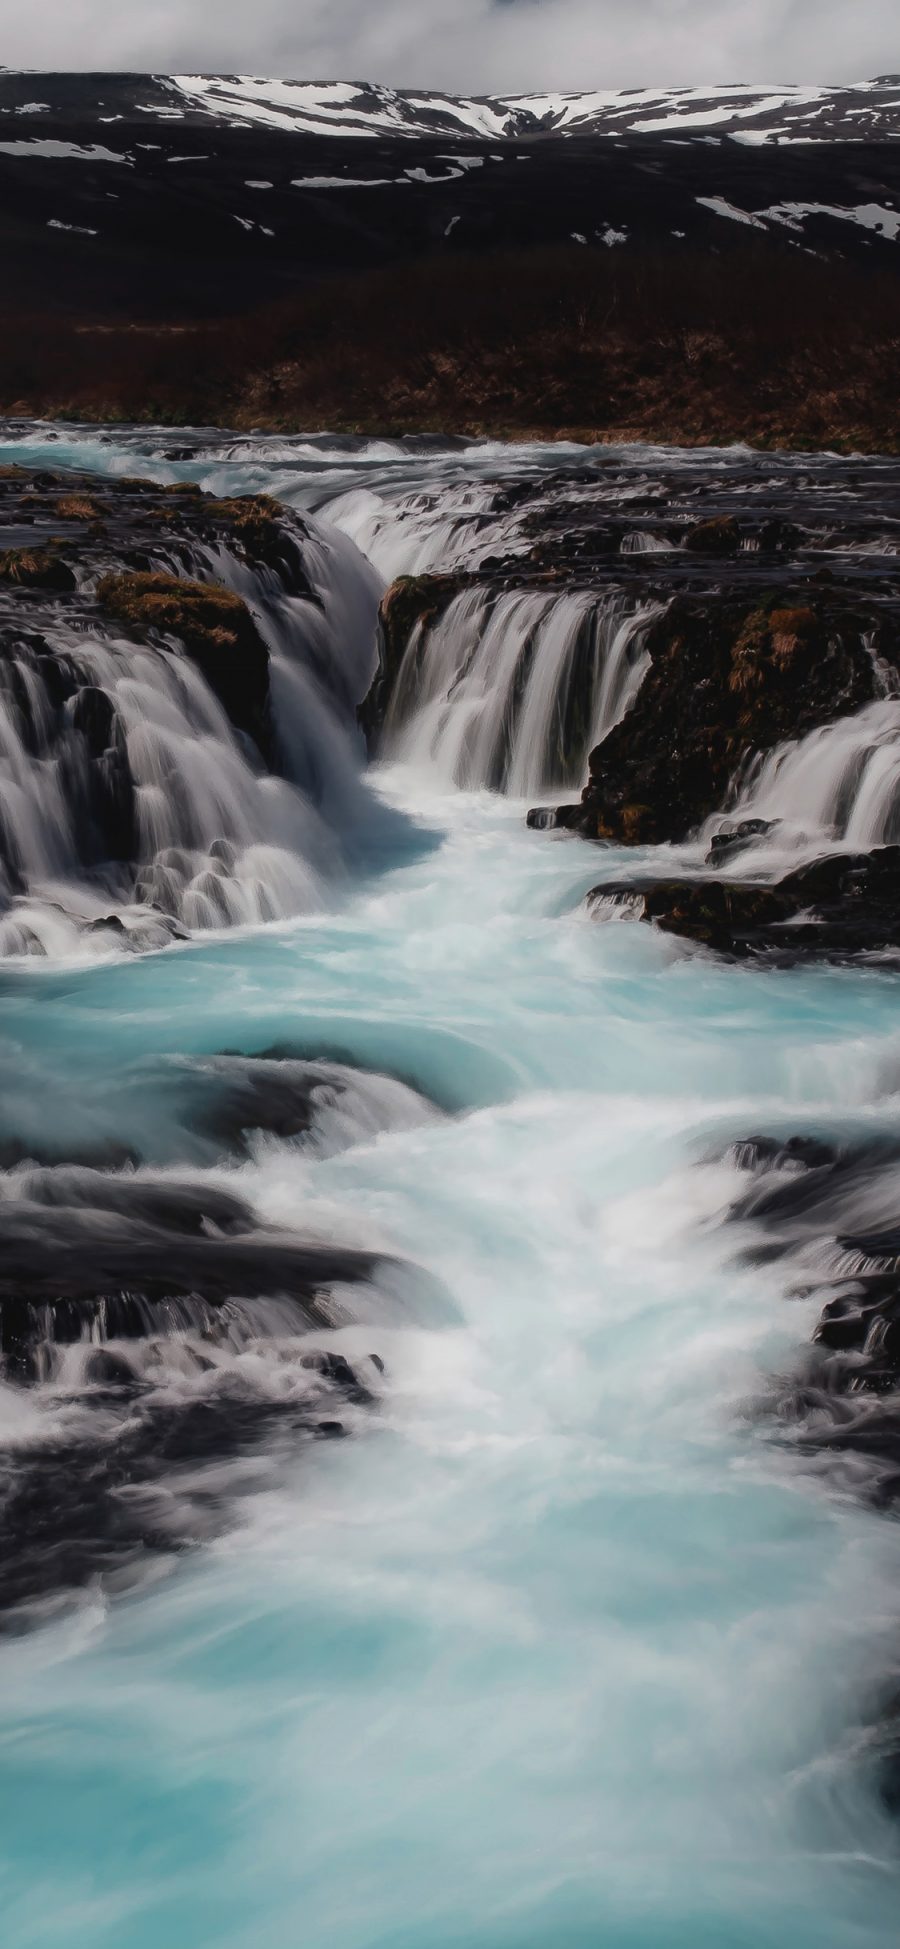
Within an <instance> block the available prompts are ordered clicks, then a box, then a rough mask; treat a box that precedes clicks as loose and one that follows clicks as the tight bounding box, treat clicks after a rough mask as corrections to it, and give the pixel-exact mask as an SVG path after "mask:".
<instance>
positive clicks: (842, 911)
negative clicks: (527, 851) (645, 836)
mask: <svg viewBox="0 0 900 1949" xmlns="http://www.w3.org/2000/svg"><path fill="white" fill-rule="evenodd" d="M587 898H588V904H589V906H592V907H593V908H594V909H595V910H598V911H600V912H602V910H603V905H604V904H605V903H608V902H609V901H618V902H620V903H622V904H627V903H632V902H635V903H639V904H640V918H641V919H643V920H648V921H653V922H654V923H655V924H656V926H657V927H660V928H661V929H662V930H663V932H664V933H667V934H675V935H678V936H680V937H681V938H683V939H685V940H691V941H697V942H699V943H701V944H702V945H703V946H704V947H709V948H712V949H714V950H715V952H716V953H718V954H725V955H729V956H732V957H734V958H736V959H744V958H746V957H747V956H750V955H767V956H770V957H772V956H774V957H776V958H778V959H780V960H788V961H791V960H797V959H802V958H805V957H807V956H817V957H820V958H821V957H825V958H828V959H843V958H844V957H846V956H848V955H853V954H860V953H877V952H879V951H883V950H885V949H888V948H895V947H900V846H881V847H877V848H876V849H875V851H874V852H872V853H858V854H856V853H834V854H831V855H830V856H829V857H827V858H825V859H819V860H814V861H813V862H812V864H811V865H807V866H801V867H797V868H796V869H795V870H794V871H793V872H792V873H787V874H785V876H784V878H783V879H781V880H779V881H778V882H777V883H776V884H775V885H773V886H760V885H757V884H753V883H750V882H748V881H742V880H709V879H701V878H697V879H693V880H655V881H654V880H650V879H647V880H641V879H635V880H633V881H617V882H614V883H610V884H607V885H601V886H598V887H595V888H594V889H593V890H592V892H591V893H589V894H588V896H587Z"/></svg>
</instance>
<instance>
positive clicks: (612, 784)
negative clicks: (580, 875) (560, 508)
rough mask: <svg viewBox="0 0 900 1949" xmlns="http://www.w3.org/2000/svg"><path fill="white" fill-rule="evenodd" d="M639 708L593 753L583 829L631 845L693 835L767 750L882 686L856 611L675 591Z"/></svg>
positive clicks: (579, 823) (655, 637)
mask: <svg viewBox="0 0 900 1949" xmlns="http://www.w3.org/2000/svg"><path fill="white" fill-rule="evenodd" d="M647 648H648V650H649V652H650V656H651V667H650V669H649V670H648V672H647V675H646V677H645V678H644V681H643V684H642V686H641V689H640V691H639V693H638V696H637V698H636V700H635V703H634V705H633V706H632V709H631V710H630V711H629V712H628V715H627V716H626V717H624V718H623V719H622V721H621V723H620V724H617V725H616V726H615V727H614V729H613V730H612V731H610V733H609V736H608V737H607V738H605V739H604V742H603V743H602V744H601V745H599V746H598V747H597V749H596V750H595V751H593V752H592V753H591V757H590V777H589V781H588V784H587V785H586V787H585V790H584V792H583V794H582V802H581V810H580V813H579V815H578V818H577V820H576V821H575V822H574V823H575V829H576V830H578V831H579V832H582V833H584V834H585V835H586V836H587V837H588V838H594V839H598V838H599V839H614V840H617V841H619V842H624V843H625V844H626V845H644V844H649V845H655V844H658V843H659V842H660V841H663V840H679V839H683V838H685V837H686V836H687V834H688V833H690V832H691V831H692V830H693V829H695V828H696V827H697V826H698V825H699V824H700V823H701V822H702V821H703V820H704V819H706V818H708V817H709V816H710V815H711V814H712V813H714V812H715V811H716V810H717V808H718V807H719V806H720V805H721V804H722V802H723V800H724V798H725V795H726V792H727V790H728V786H729V784H730V782H731V780H732V779H733V778H734V776H735V774H736V773H738V772H739V770H740V768H741V767H742V766H743V765H744V764H746V762H747V761H748V760H749V759H750V758H751V757H752V756H753V755H755V754H756V753H759V752H765V751H770V750H771V749H772V748H773V746H774V745H776V744H779V743H781V742H783V741H784V740H785V739H788V738H796V737H800V736H802V735H803V734H804V733H805V732H807V731H810V730H813V729H814V728H815V727H816V726H818V725H820V724H826V723H829V722H830V721H831V720H832V719H834V718H835V717H839V716H843V715H845V714H846V713H848V712H851V711H855V710H858V709H859V708H860V706H861V705H863V704H866V703H869V702H870V701H871V700H872V699H873V698H874V697H875V695H876V676H875V671H874V668H873V663H872V658H871V657H870V655H869V654H868V653H867V651H866V649H865V646H864V644H863V642H862V628H861V623H860V619H859V618H858V617H856V616H854V615H853V614H852V613H851V612H849V611H847V610H845V609H834V608H831V607H823V606H821V605H820V606H817V607H816V608H812V607H809V606H806V605H804V606H799V605H798V606H796V607H792V608H787V607H784V606H782V605H781V600H780V599H779V600H777V601H776V600H772V601H769V602H766V603H760V602H756V603H755V604H754V606H753V607H752V608H748V607H747V605H746V604H741V603H735V602H734V600H733V599H732V600H728V599H720V600H716V601H710V600H707V599H705V598H704V599H693V598H691V597H688V596H679V597H676V599H675V601H674V602H673V603H672V604H671V606H670V608H669V609H668V610H667V611H666V613H665V615H663V616H661V617H660V618H659V619H658V620H657V621H656V622H655V623H654V624H653V625H652V627H651V629H650V631H649V634H648V637H647Z"/></svg>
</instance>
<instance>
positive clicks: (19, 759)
mask: <svg viewBox="0 0 900 1949" xmlns="http://www.w3.org/2000/svg"><path fill="white" fill-rule="evenodd" d="M291 519H292V518H291V517H290V516H286V524H289V523H290V522H291ZM285 548H286V558H287V560H286V568H285V573H284V575H282V574H280V573H279V572H278V570H277V569H275V568H269V567H266V566H263V565H259V564H258V565H255V566H254V567H252V568H251V567H250V566H248V564H247V563H246V562H245V561H243V560H241V559H240V558H239V556H238V555H237V554H232V553H231V552H230V550H229V549H228V548H226V547H224V546H222V545H219V546H211V545H206V544H201V543H200V542H187V543H185V545H184V546H183V547H178V548H177V549H175V550H173V549H171V548H170V549H169V550H168V551H166V549H164V548H162V547H160V548H154V549H153V550H152V551H150V553H149V558H148V562H147V565H148V567H149V568H151V569H152V570H153V571H157V572H158V571H162V572H165V573H169V574H174V575H176V576H181V577H185V576H187V577H190V578H191V579H193V580H204V581H208V582H210V583H218V584H222V583H224V584H225V585H226V586H228V587H230V588H232V589H234V590H235V591H236V592H237V593H239V594H240V595H241V596H242V597H243V599H244V601H245V603H246V605H247V607H248V609H249V610H250V611H251V613H252V615H253V617H254V619H255V621H256V624H257V629H258V631H259V634H260V636H261V638H262V640H263V642H264V643H265V645H266V648H267V650H268V698H269V704H268V706H267V709H269V710H270V712H271V736H270V742H271V745H272V750H271V751H269V753H268V757H267V756H265V755H264V754H263V752H262V751H261V750H260V749H259V748H258V747H257V745H256V744H255V743H254V741H253V739H252V738H251V737H250V736H249V735H248V733H247V732H246V731H245V730H242V729H239V728H237V727H236V725H235V724H234V723H233V722H232V721H231V719H230V718H229V717H228V715H227V714H226V710H225V708H224V705H223V704H222V703H221V702H220V701H219V699H218V697H217V696H216V695H215V694H214V692H213V690H212V689H211V687H210V684H209V683H208V682H207V681H206V678H205V676H204V675H203V674H202V673H201V671H200V669H199V668H198V667H197V665H196V664H195V663H194V662H193V661H192V659H191V657H190V656H189V655H188V654H186V653H185V651H184V648H183V646H182V644H181V643H180V642H179V641H178V640H177V639H176V638H174V637H172V638H168V639H160V640H159V641H158V642H156V643H154V642H146V643H145V642H136V641H135V640H133V639H132V638H131V637H129V636H127V635H125V634H124V633H123V632H122V630H121V629H120V627H119V626H118V625H114V624H112V623H110V622H108V621H107V620H106V618H105V617H104V616H103V615H101V614H98V613H97V611H96V610H95V609H94V608H93V607H90V608H88V606H87V603H88V602H90V599H91V597H92V595H93V590H94V588H95V586H96V583H97V581H98V579H99V574H100V573H102V572H103V570H104V569H105V568H106V567H107V566H108V567H109V568H110V569H113V570H116V569H118V568H120V567H121V558H119V557H111V558H110V560H109V562H108V564H107V563H106V562H104V563H102V564H101V566H100V569H99V570H98V566H97V563H96V560H95V561H94V562H93V563H92V564H91V566H90V568H89V569H88V570H87V571H86V572H85V573H83V574H82V575H81V576H80V584H81V586H80V589H79V592H78V595H77V596H76V597H75V599H74V601H73V602H72V603H70V602H69V601H68V600H67V599H63V600H62V601H61V600H59V599H58V598H47V599H45V600H42V602H41V604H40V607H39V609H36V608H31V609H28V610H23V609H22V608H21V606H20V605H19V603H18V602H17V601H16V600H15V599H7V600H6V601H5V603H4V609H3V615H2V618H0V621H2V637H0V955H9V954H44V955H46V954H50V955H56V954H65V953H67V952H70V951H72V950H73V949H75V948H78V947H79V946H83V945H85V944H91V945H92V946H93V947H94V948H95V949H96V950H97V951H100V952H109V951H110V950H111V949H113V948H114V947H115V946H117V945H118V946H132V947H157V946H161V945H164V944H165V943H166V942H167V941H169V940H171V939H172V937H173V935H177V934H178V933H179V932H183V931H184V930H185V929H187V930H195V929H200V930H202V929H208V928H220V927H227V926H233V925H238V924H255V923H259V922H261V921H270V920H275V919H281V918H286V917H288V916H290V915H293V914H297V913H302V912H305V911H309V910H310V909H311V908H314V907H315V906H317V905H319V904H321V902H322V899H323V897H324V894H325V890H326V887H327V886H328V884H329V883H331V882H333V881H334V880H335V879H336V878H340V877H341V876H342V875H343V874H344V873H345V872H346V870H347V868H348V867H349V866H353V865H355V864H357V863H358V862H359V861H360V860H362V859H365V860H366V861H367V862H368V861H371V859H372V856H373V853H374V852H376V851H377V849H378V847H379V845H380V844H381V842H382V840H383V839H384V838H385V837H386V836H388V834H389V832H390V833H392V832H393V830H394V827H395V825H396V815H394V814H392V813H389V812H388V811H387V810H385V809H383V808H382V806H381V803H380V801H379V800H378V799H377V798H376V795H375V794H374V793H373V792H372V791H371V790H370V788H369V786H368V784H367V783H366V781H365V778H364V776H363V765H364V750H363V744H362V739H361V736H360V733H359V731H358V727H357V723H356V706H357V704H358V702H359V700H360V699H361V698H362V696H363V695H364V694H365V691H366V689H367V687H368V684H369V682H370V679H371V675H372V669H373V665H374V660H375V619H376V610H377V601H378V594H379V588H380V585H379V582H378V578H377V576H376V575H375V574H374V571H373V570H372V569H371V567H370V566H369V564H368V563H366V562H364V561H363V559H362V558H361V557H360V556H359V555H358V553H357V551H356V550H355V548H354V547H353V544H352V543H351V542H349V541H348V540H347V538H346V537H345V536H343V535H341V534H338V533H336V532H331V531H324V532H320V531H319V530H318V529H317V527H316V526H315V524H312V523H308V522H304V524H303V527H302V529H299V530H298V532H297V533H296V534H292V533H291V532H290V531H289V529H288V528H287V527H286V535H285ZM295 569H296V573H295V572H294V571H295ZM292 580H293V582H294V587H295V589H296V588H298V587H299V589H300V591H301V593H292V592H291V587H290V584H291V581H292ZM260 656H262V650H260ZM263 680H264V679H263ZM273 756H274V762H275V774H274V775H273V773H272V771H270V769H269V765H270V763H271V762H272V759H273ZM111 908H113V909H115V911H114V912H112V913H111V911H110V910H111Z"/></svg>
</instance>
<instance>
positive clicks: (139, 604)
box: [97, 573, 272, 753]
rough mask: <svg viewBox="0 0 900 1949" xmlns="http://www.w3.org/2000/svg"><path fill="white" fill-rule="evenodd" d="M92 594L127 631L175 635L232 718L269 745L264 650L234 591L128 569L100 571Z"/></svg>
mask: <svg viewBox="0 0 900 1949" xmlns="http://www.w3.org/2000/svg"><path fill="white" fill-rule="evenodd" d="M97 601H98V603H99V605H100V607H101V609H102V610H103V611H104V614H105V615H107V616H110V617H114V618H115V620H116V621H117V622H121V623H124V624H125V625H126V626H127V628H128V630H129V633H130V634H132V635H134V636H137V637H145V636H149V635H152V634H155V635H161V636H175V637H177V638H178V640H179V642H180V643H182V644H183V645H184V648H185V650H186V651H187V654H188V656H189V657H190V658H191V660H192V662H194V663H196V665H197V667H198V669H200V670H201V671H202V673H203V676H204V677H205V678H206V681H207V683H208V684H209V687H210V689H211V690H212V691H214V693H215V695H216V696H217V697H218V699H219V701H220V703H221V704H222V705H223V707H224V709H225V710H226V711H227V713H228V716H229V717H230V718H231V721H232V723H233V724H235V725H236V726H237V727H238V729H239V730H241V731H246V732H248V733H249V735H250V736H251V737H252V738H253V739H254V741H255V743H256V744H257V745H258V746H259V748H260V750H261V751H263V752H266V753H268V752H269V751H270V749H271V744H272V726H271V718H270V705H269V653H268V650H267V649H266V646H265V644H264V643H263V641H262V638H261V637H260V635H259V632H258V630H257V628H256V624H255V622H254V621H253V617H252V616H251V614H250V611H249V609H248V608H247V605H246V603H245V602H244V600H243V598H242V597H241V596H238V595H235V594H234V592H233V591H232V590H231V589H223V588H220V587H219V586H218V585H217V584H214V583H207V582H192V581H188V580H182V579H180V578H179V577H178V576H174V575H154V574H139V573H132V574H126V575H105V576H104V577H103V578H102V580H101V581H100V582H99V583H98V585H97Z"/></svg>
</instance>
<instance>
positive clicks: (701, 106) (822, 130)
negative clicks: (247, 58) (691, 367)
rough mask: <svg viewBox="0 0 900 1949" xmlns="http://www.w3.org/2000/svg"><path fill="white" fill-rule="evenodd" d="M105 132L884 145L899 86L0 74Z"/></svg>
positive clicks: (895, 126)
mask: <svg viewBox="0 0 900 1949" xmlns="http://www.w3.org/2000/svg"><path fill="white" fill-rule="evenodd" d="M73 85H74V86H75V87H76V89H77V92H78V94H79V97H80V99H79V103H78V106H79V110H80V113H81V115H82V116H90V115H91V113H92V112H93V114H94V115H95V116H96V119H97V120H98V121H100V122H107V123H109V122H112V121H115V120H117V119H119V118H120V117H124V116H125V114H126V112H127V111H126V106H125V104H124V103H123V101H122V99H121V97H122V94H123V92H127V93H128V94H130V97H131V107H132V111H136V112H141V111H143V112H144V113H146V114H148V115H151V116H154V117H164V118H165V119H168V120H171V121H195V120H197V119H200V120H204V121H209V119H210V118H213V119H215V120H216V121H218V122H220V123H225V124H228V125H230V126H231V127H236V126H242V125H243V126H257V127H260V126H262V127H266V128H269V129H282V130H285V131H291V130H294V131H296V132H297V133H305V134H309V135H324V134H327V133H329V132H333V133H334V134H336V135H344V136H353V135H355V136H368V137H373V136H384V135H389V134H393V135H408V136H417V135H418V136H421V135H453V136H456V137H460V136H469V137H471V136H481V137H487V138H489V139H491V140H493V141H497V142H505V141H522V140H525V139H527V138H529V137H532V138H533V137H535V136H540V135H560V134H562V135H566V134H571V135H597V136H607V137H614V136H617V135H628V134H635V135H641V134H644V135H657V134H659V135H661V134H667V135H674V136H678V135H679V134H680V133H681V132H682V131H683V132H684V133H685V134H690V135H693V136H696V135H702V134H703V133H704V132H709V133H711V134H715V135H718V136H723V135H725V136H733V137H735V138H736V139H739V140H742V141H745V142H765V143H783V142H834V141H841V142H848V141H883V140H886V139H897V138H898V137H900V76H897V75H894V76H881V77H879V78H878V79H877V80H874V81H866V82H860V83H858V84H854V85H848V84H843V85H840V86H837V87H826V86H823V85H814V86H809V87H804V86H800V85H797V84H792V85H790V86H757V85H753V84H750V83H744V82H741V83H736V84H733V85H727V86H723V87H716V88H709V87H698V88H669V89H661V90H660V89H654V88H642V89H594V90H590V91H588V92H585V93H579V94H546V95H496V96H495V95H477V96H472V97H463V96H455V95H442V94H435V93H430V92H426V91H416V90H398V89H393V88H386V87H382V86H380V85H379V84H376V83H371V82H351V81H329V82H314V81H276V80H267V79H264V78H259V77H256V76H253V75H189V74H178V75H133V76H124V75H81V76H73V75H53V74H11V73H5V72H4V71H2V70H0V114H6V115H15V114H34V113H46V114H47V115H49V116H53V115H54V113H58V112H59V111H60V110H64V109H66V108H67V107H68V106H69V102H70V98H71V96H72V93H73Z"/></svg>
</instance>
